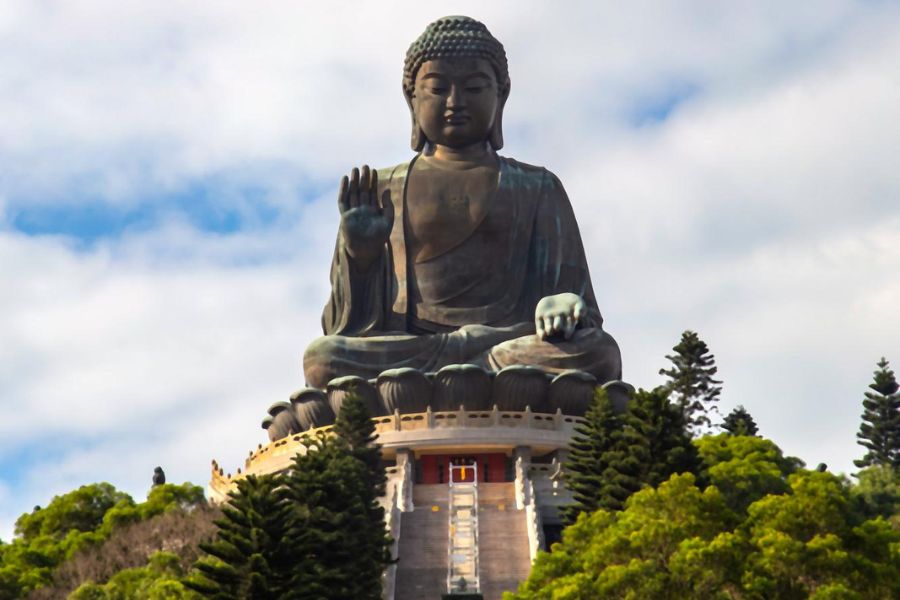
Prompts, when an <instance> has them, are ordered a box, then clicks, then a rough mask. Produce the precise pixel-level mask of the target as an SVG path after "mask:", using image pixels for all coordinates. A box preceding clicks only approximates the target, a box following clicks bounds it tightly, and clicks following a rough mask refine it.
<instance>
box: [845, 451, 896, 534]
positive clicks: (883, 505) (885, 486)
mask: <svg viewBox="0 0 900 600" xmlns="http://www.w3.org/2000/svg"><path fill="white" fill-rule="evenodd" d="M856 478H857V481H858V483H857V485H855V486H854V487H853V488H852V489H851V494H852V495H853V499H854V501H855V502H856V503H857V506H858V507H859V510H860V511H861V512H862V513H863V514H864V515H866V516H867V517H869V518H875V517H884V518H885V519H888V520H891V521H893V522H894V523H895V524H896V525H897V526H898V527H900V471H898V470H897V469H895V468H893V467H890V466H875V467H869V468H868V469H863V470H862V471H860V472H859V473H857V474H856Z"/></svg>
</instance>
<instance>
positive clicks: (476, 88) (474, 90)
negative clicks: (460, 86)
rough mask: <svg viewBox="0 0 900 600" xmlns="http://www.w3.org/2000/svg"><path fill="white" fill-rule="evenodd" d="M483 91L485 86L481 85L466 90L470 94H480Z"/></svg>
mask: <svg viewBox="0 0 900 600" xmlns="http://www.w3.org/2000/svg"><path fill="white" fill-rule="evenodd" d="M483 89H484V86H481V85H470V86H468V87H467V88H466V91H467V92H469V93H470V94H478V93H480V92H481V90H483Z"/></svg>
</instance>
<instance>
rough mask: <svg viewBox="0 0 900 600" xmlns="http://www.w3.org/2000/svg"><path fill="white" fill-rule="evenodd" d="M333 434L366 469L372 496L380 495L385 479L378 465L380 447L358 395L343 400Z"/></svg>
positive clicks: (382, 470)
mask: <svg viewBox="0 0 900 600" xmlns="http://www.w3.org/2000/svg"><path fill="white" fill-rule="evenodd" d="M332 431H333V432H334V433H335V434H336V435H337V436H338V437H339V438H341V439H343V440H344V442H346V444H347V446H348V447H349V449H350V453H351V455H352V456H353V457H354V458H356V459H358V460H360V461H362V463H363V464H364V465H365V466H366V468H367V469H368V476H367V481H368V482H369V486H370V487H371V489H372V493H373V495H374V497H376V498H377V497H378V496H383V495H384V492H385V485H386V484H387V477H386V476H385V472H384V466H383V465H382V464H381V446H380V445H379V444H377V443H376V441H375V439H376V436H375V423H374V422H372V415H370V414H369V411H368V410H367V409H366V405H365V403H364V402H363V400H362V398H361V397H360V396H358V395H357V394H350V395H349V396H348V397H347V398H346V399H345V400H344V403H343V404H342V405H341V410H340V413H339V414H338V416H337V419H336V420H335V422H334V427H333V429H332Z"/></svg>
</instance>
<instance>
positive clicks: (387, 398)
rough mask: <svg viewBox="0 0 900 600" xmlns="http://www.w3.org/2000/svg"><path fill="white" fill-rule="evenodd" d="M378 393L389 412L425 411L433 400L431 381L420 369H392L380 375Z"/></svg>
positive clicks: (377, 384)
mask: <svg viewBox="0 0 900 600" xmlns="http://www.w3.org/2000/svg"><path fill="white" fill-rule="evenodd" d="M376 386H377V387H378V395H379V396H380V397H381V403H382V406H383V407H384V410H385V411H386V412H387V414H394V411H395V410H397V411H399V412H400V414H407V413H421V412H425V409H426V408H427V407H428V402H429V401H430V400H431V382H430V381H429V380H428V378H427V377H426V376H425V374H424V373H422V372H421V371H419V370H418V369H410V368H403V369H391V370H389V371H384V372H383V373H382V374H381V375H379V376H378V382H377V383H376Z"/></svg>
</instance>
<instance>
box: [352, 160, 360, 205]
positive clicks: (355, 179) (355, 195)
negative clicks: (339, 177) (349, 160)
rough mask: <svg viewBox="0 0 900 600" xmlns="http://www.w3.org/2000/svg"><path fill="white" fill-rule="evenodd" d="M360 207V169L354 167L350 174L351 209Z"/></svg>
mask: <svg viewBox="0 0 900 600" xmlns="http://www.w3.org/2000/svg"><path fill="white" fill-rule="evenodd" d="M358 206H359V169H357V168H356V167H353V171H351V172H350V208H357V207H358Z"/></svg>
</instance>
